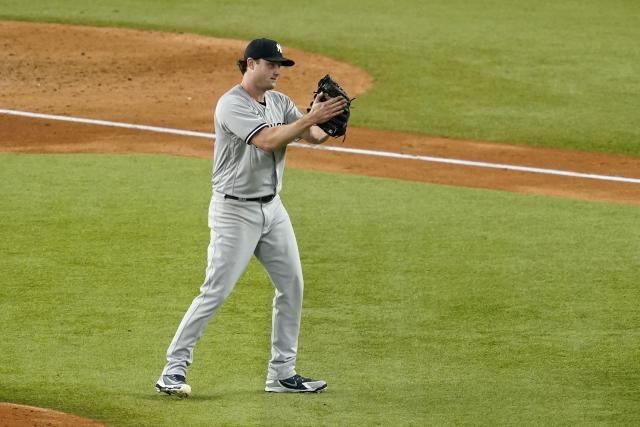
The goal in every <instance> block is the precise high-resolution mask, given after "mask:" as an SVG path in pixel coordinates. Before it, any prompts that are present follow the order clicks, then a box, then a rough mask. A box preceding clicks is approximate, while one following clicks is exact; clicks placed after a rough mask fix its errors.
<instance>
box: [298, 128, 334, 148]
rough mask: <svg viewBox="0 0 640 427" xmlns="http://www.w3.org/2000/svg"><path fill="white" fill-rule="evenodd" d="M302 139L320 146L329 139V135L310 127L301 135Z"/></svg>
mask: <svg viewBox="0 0 640 427" xmlns="http://www.w3.org/2000/svg"><path fill="white" fill-rule="evenodd" d="M302 139H304V140H305V141H307V142H309V143H311V144H322V143H323V142H325V141H326V140H327V139H329V135H327V134H326V133H325V132H324V131H323V130H322V129H320V128H319V127H318V126H311V127H310V128H309V130H307V131H306V132H305V133H304V134H303V135H302Z"/></svg>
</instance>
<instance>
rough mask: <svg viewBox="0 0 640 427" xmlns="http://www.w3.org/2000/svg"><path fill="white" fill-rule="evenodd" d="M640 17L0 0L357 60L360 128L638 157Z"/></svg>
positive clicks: (247, 1) (329, 4)
mask: <svg viewBox="0 0 640 427" xmlns="http://www.w3.org/2000/svg"><path fill="white" fill-rule="evenodd" d="M639 18H640V2H637V1H633V0H614V1H604V0H560V1H557V0H542V1H536V2H532V1H530V0H507V1H504V0H483V1H476V2H467V1H462V0H446V1H444V0H437V1H436V0H398V1H394V2H390V1H385V0H372V1H369V2H367V4H366V5H363V3H362V2H360V1H355V0H346V1H345V0H326V1H306V2H299V1H297V0H282V1H279V2H268V1H256V0H236V1H222V0H218V1H205V0H187V1H176V0H137V1H135V2H134V1H130V0H108V1H101V2H93V3H88V2H86V1H81V0H31V1H29V2H24V1H21V0H0V19H21V20H22V19H24V20H46V21H56V22H72V23H84V24H94V25H108V26H114V25H122V26H131V27H138V28H152V29H160V30H173V31H187V32H195V33H202V34H208V35H215V36H222V37H235V38H244V39H251V38H254V37H260V36H264V35H268V36H270V37H272V38H277V39H278V40H279V41H281V42H283V44H285V45H286V46H295V47H298V48H304V49H308V50H312V51H316V52H321V53H324V54H327V55H330V56H333V57H336V58H339V59H342V60H345V61H348V62H351V63H354V64H356V65H360V66H362V67H364V68H365V69H367V70H368V71H369V72H371V73H372V74H373V76H374V77H375V79H376V85H375V87H374V89H373V90H372V91H371V92H370V93H368V94H366V95H365V96H362V97H360V98H359V100H358V102H357V109H356V110H354V115H353V120H354V123H355V124H357V125H360V126H369V127H376V128H387V129H399V130H407V131H417V132H424V133H427V134H430V135H441V136H449V137H459V138H471V139H480V140H491V141H506V142H513V143H524V144H535V145H541V146H550V147H561V148H574V149H582V150H589V151H602V152H610V153H620V154H626V155H634V156H638V155H640V144H638V141H639V140H640V127H638V125H637V122H638V120H637V114H638V113H637V112H638V111H639V110H640V97H639V96H638V93H639V92H640V73H638V65H639V64H640V48H639V47H638V42H637V41H638V40H640V25H638V21H639ZM328 71H330V70H328Z"/></svg>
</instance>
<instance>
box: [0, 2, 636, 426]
mask: <svg viewBox="0 0 640 427" xmlns="http://www.w3.org/2000/svg"><path fill="white" fill-rule="evenodd" d="M362 5H363V3H362V2H356V1H341V2H338V1H335V0H329V1H323V2H320V1H311V2H304V3H300V2H295V1H293V0H282V1H280V2H278V3H274V2H258V1H243V0H237V1H233V2H232V1H222V0H219V1H204V0H198V1H195V0H191V1H181V2H178V1H167V0H164V1H162V0H154V1H151V0H138V1H135V2H134V1H130V0H126V1H125V0H119V1H114V0H106V1H101V2H94V3H89V2H84V1H78V0H48V1H43V0H33V1H29V2H24V1H16V0H0V19H18V20H34V21H50V22H69V23H82V24H90V25H108V26H127V27H134V28H151V29H158V30H167V31H187V32H192V33H201V34H207V35H214V36H222V37H235V38H245V39H249V38H253V37H258V36H265V35H267V36H270V37H273V38H277V39H278V40H280V41H281V42H283V44H285V46H292V47H297V48H303V49H308V50H312V51H316V52H321V53H324V54H328V55H330V56H333V57H336V58H339V59H342V60H345V61H349V62H351V63H354V64H357V65H360V66H362V67H364V68H365V69H367V70H368V71H369V72H371V73H372V74H373V76H374V77H375V79H376V85H375V87H374V88H373V90H372V91H371V92H370V93H368V94H366V95H364V96H362V97H361V98H359V100H358V101H357V109H354V113H353V115H352V117H353V120H354V123H355V124H357V125H360V126H372V127H378V128H387V129H399V130H409V131H418V132H423V133H427V134H431V135H444V136H450V137H463V138H474V139H482V140H493V141H508V142H513V143H522V144H535V145H544V146H551V147H563V148H574V149H582V150H592V151H602V152H611V153H620V154H627V155H633V156H638V155H640V145H639V144H638V140H640V139H639V138H640V130H639V129H640V128H638V126H637V124H636V122H637V118H636V116H637V111H638V110H639V109H640V101H639V99H640V98H639V97H638V96H637V95H638V91H639V90H640V77H638V73H637V68H638V67H637V66H638V64H639V63H640V49H639V48H638V46H637V40H638V39H640V27H639V26H638V25H637V21H638V17H639V16H640V4H639V3H637V2H634V1H631V0H627V1H625V0H613V1H607V2H605V1H602V0H586V1H577V0H562V1H550V0H544V1H539V2H531V1H525V0H510V1H497V0H484V1H479V2H462V1H460V0H452V1H447V2H445V1H419V0H401V1H397V2H386V1H382V0H373V1H371V2H368V3H367V6H366V7H365V8H363V6H362ZM338 14H339V15H340V16H339V17H337V16H336V15H338ZM416 94H418V95H417V96H416ZM0 107H2V108H11V107H12V106H11V105H3V106H0ZM1 142H2V141H0V143H1ZM210 173H211V162H210V161H205V160H196V159H186V158H173V157H166V156H159V155H158V156H150V155H147V156H145V155H139V156H100V155H13V154H2V155H0V325H2V326H1V332H2V345H1V347H0V354H1V359H0V362H1V363H0V385H1V386H0V401H10V402H17V403H24V404H29V405H36V406H43V407H49V408H53V409H57V410H62V411H68V412H72V413H75V414H79V415H84V416H88V417H91V418H95V419H98V420H101V421H104V422H105V423H107V424H109V425H111V426H169V425H182V426H213V425H227V426H251V425H255V426H270V425H283V424H285V425H294V426H298V425H300V426H302V425H304V426H308V425H313V426H369V425H380V426H382V425H384V426H396V425H397V426H410V425H412V426H423V425H438V426H439V425H486V426H494V425H580V426H582V425H585V426H590V425H593V426H595V425H628V426H635V425H639V424H640V397H639V395H638V390H640V369H639V368H638V366H639V364H638V362H639V360H640V347H639V346H638V343H639V342H640V311H639V310H638V301H640V288H639V287H638V271H640V225H639V224H640V210H638V207H634V206H625V205H616V204H607V203H596V202H582V201H575V200H566V199H560V198H551V197H536V196H525V195H517V194H510V193H505V192H497V191H488V190H476V189H460V188H453V187H445V186H437V185H428V184H421V183H411V182H401V181H394V180H387V179H374V178H369V177H357V176H347V175H334V174H322V173H312V172H306V171H300V170H288V171H287V176H286V179H285V185H284V193H283V199H284V201H285V205H286V206H287V208H288V210H289V213H290V215H291V217H292V220H293V223H294V227H295V229H296V234H297V236H298V241H299V244H300V250H301V256H302V262H303V267H304V271H305V279H306V280H305V281H306V294H305V302H304V313H303V324H302V333H301V337H300V354H299V361H298V368H299V370H300V372H301V373H303V374H306V375H311V376H319V377H322V378H324V379H326V380H327V381H328V382H329V389H328V390H327V392H325V393H322V394H319V395H310V396H291V395H285V396H280V395H269V394H266V393H264V392H263V391H262V388H263V385H264V375H265V369H266V363H267V360H268V357H269V347H270V346H269V342H270V319H271V314H270V307H271V297H272V289H271V285H270V284H269V281H268V278H267V276H266V274H265V273H264V272H263V270H262V269H261V267H260V266H259V265H258V264H257V263H256V262H255V261H254V262H252V264H251V265H250V267H249V269H248V271H247V272H246V274H245V275H244V276H243V278H242V279H241V281H240V282H239V283H238V285H237V287H236V289H235V291H234V293H233V294H232V295H231V297H230V299H229V300H228V301H227V302H226V304H225V305H224V306H223V307H222V309H221V311H220V312H219V313H218V315H217V316H216V317H215V318H214V320H213V321H212V323H211V324H210V326H209V328H208V330H207V332H206V333H205V336H204V337H203V339H202V341H201V342H200V344H199V345H198V347H197V348H196V359H195V364H194V365H193V367H192V369H191V370H190V378H189V380H190V383H191V384H192V386H193V388H194V396H193V397H192V398H189V399H185V400H173V399H170V398H166V397H164V396H158V395H156V393H155V392H154V390H153V384H154V382H155V380H156V379H157V376H158V375H159V371H160V369H162V366H163V365H164V353H165V350H166V347H167V346H168V344H169V341H170V339H171V337H172V336H173V333H174V332H175V329H176V327H177V325H178V322H179V321H180V319H181V317H182V315H183V313H184V311H185V310H186V308H187V307H188V305H189V303H190V301H191V299H192V298H193V297H194V296H195V295H196V294H197V291H198V287H199V285H200V282H201V280H202V278H203V274H204V267H205V261H206V259H205V258H206V246H207V244H208V238H209V236H208V228H207V206H208V203H209V196H210V191H211V190H210V187H209V186H210V184H209V183H210Z"/></svg>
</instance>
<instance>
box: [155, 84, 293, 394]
mask: <svg viewBox="0 0 640 427" xmlns="http://www.w3.org/2000/svg"><path fill="white" fill-rule="evenodd" d="M265 100H266V105H262V104H260V103H258V102H256V101H255V100H254V99H253V98H251V96H249V94H248V93H247V92H246V91H245V90H244V89H243V88H242V86H240V85H238V86H235V87H234V88H232V89H231V90H230V91H229V92H227V93H226V94H224V95H223V96H222V98H220V100H219V101H218V105H217V107H216V112H215V129H216V145H215V161H214V167H213V185H214V192H213V197H212V198H211V203H210V205H209V227H210V228H211V239H210V242H209V248H208V251H207V267H206V271H205V279H204V282H203V284H202V285H201V287H200V294H199V295H198V296H197V297H196V298H194V300H193V301H192V303H191V306H190V307H189V309H188V310H187V312H186V313H185V315H184V317H183V319H182V321H181V322H180V325H179V326H178V329H177V330H176V333H175V335H174V338H173V340H172V342H171V344H170V345H169V348H168V349H167V364H166V365H165V367H164V369H163V372H162V375H161V378H162V376H164V375H184V376H186V373H187V367H188V366H189V365H190V364H191V363H192V362H193V350H194V347H195V345H196V343H197V342H198V340H199V339H200V337H201V336H202V334H203V332H204V330H205V328H206V326H207V324H208V322H209V319H211V317H212V316H214V315H215V313H216V312H217V311H218V309H219V308H220V306H221V305H222V304H223V302H224V301H225V299H226V298H227V297H228V296H229V294H230V293H231V291H232V290H233V288H234V286H235V284H236V282H237V281H238V279H239V278H240V277H241V275H242V273H243V272H244V270H245V269H246V267H247V265H248V263H249V261H250V259H251V257H252V256H254V255H255V256H256V257H257V258H258V260H259V261H260V263H261V264H262V265H263V266H264V267H265V269H266V270H267V273H268V275H269V277H270V278H271V280H272V282H273V285H274V288H275V294H274V298H273V317H272V331H271V359H270V360H269V364H268V367H267V383H268V382H269V381H272V380H277V379H285V378H289V377H291V376H292V375H295V373H296V371H295V364H296V356H297V350H298V335H299V332H300V319H301V313H302V296H303V289H304V281H303V277H302V266H301V264H300V254H299V252H298V244H297V242H296V238H295V234H294V231H293V227H292V225H291V220H290V219H289V215H288V213H287V211H286V209H285V207H284V205H283V204H282V201H281V200H280V196H279V195H278V193H279V192H280V189H281V188H282V176H283V172H284V157H285V149H284V148H282V149H280V150H276V151H275V152H273V153H268V152H266V151H263V150H260V149H259V148H257V147H256V146H254V145H252V144H251V138H253V137H254V136H255V135H256V134H257V133H258V132H259V131H261V130H262V129H264V128H265V127H267V126H277V125H281V124H288V123H291V122H294V121H296V120H298V118H300V117H301V116H302V114H301V113H300V111H298V109H297V108H296V107H295V105H294V104H293V102H292V101H291V99H289V98H288V97H287V96H285V95H283V94H281V93H279V92H275V91H267V92H266V93H265ZM225 194H226V195H231V196H235V197H240V198H245V199H247V198H254V197H262V196H269V195H275V197H274V198H273V199H272V200H270V201H268V202H256V201H249V200H234V199H230V198H228V197H225Z"/></svg>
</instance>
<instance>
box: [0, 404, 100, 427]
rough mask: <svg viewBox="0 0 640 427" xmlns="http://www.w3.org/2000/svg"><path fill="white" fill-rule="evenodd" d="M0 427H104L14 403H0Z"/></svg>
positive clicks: (61, 413)
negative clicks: (0, 426)
mask: <svg viewBox="0 0 640 427" xmlns="http://www.w3.org/2000/svg"><path fill="white" fill-rule="evenodd" d="M0 425H2V426H6V427H27V426H28V427H45V426H46V427H63V426H64V427H71V426H74V427H105V425H104V424H100V423H99V422H97V421H93V420H89V419H86V418H82V417H78V416H76V415H71V414H65V413H64V412H58V411H52V410H51V409H44V408H36V407H35V406H25V405H16V404H14V403H0Z"/></svg>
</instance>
